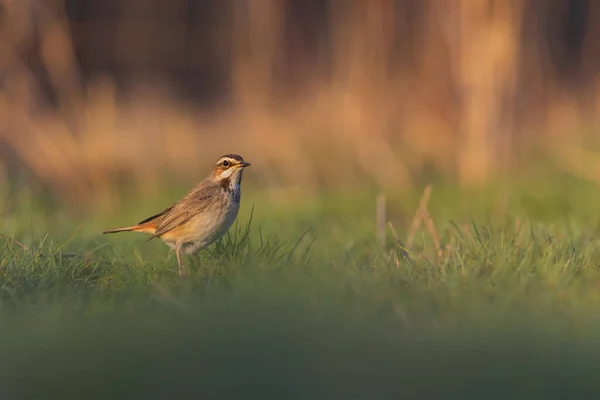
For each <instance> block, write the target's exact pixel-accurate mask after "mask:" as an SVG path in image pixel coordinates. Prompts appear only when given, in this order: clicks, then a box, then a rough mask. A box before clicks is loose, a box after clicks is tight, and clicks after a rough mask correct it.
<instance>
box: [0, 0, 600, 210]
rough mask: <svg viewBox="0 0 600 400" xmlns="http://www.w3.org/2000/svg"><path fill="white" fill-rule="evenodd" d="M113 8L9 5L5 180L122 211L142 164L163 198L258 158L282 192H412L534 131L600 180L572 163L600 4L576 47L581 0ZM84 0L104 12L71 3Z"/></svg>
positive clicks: (3, 55)
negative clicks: (208, 173)
mask: <svg viewBox="0 0 600 400" xmlns="http://www.w3.org/2000/svg"><path fill="white" fill-rule="evenodd" d="M75 1H79V3H78V4H76V3H74V2H75ZM103 1H104V0H86V1H83V0H73V1H67V2H66V3H65V2H63V1H58V0H54V1H42V0H27V1H25V0H22V1H8V0H4V1H2V2H0V4H1V7H2V10H3V12H2V17H1V18H2V19H1V25H0V29H1V30H0V71H1V72H2V75H1V88H0V89H1V90H0V154H2V155H3V158H2V160H1V162H0V180H1V181H3V182H7V179H8V176H9V175H11V174H12V173H14V171H18V170H26V171H29V172H30V173H31V176H34V177H35V178H36V179H37V180H38V181H39V182H41V183H42V184H44V185H47V186H49V187H51V188H52V190H53V191H54V192H55V193H56V195H57V196H58V197H59V198H60V199H61V200H62V201H63V202H65V203H68V204H87V205H89V204H94V205H97V206H103V207H106V206H111V205H112V204H114V202H115V200H116V196H117V194H118V193H117V192H118V186H116V185H115V183H116V182H117V181H119V180H120V179H123V177H128V178H129V179H130V180H131V184H132V186H134V187H135V188H136V189H138V190H140V191H142V193H148V194H150V193H153V192H155V191H156V190H158V189H159V187H160V184H161V180H162V179H163V178H164V176H165V175H171V176H173V175H176V176H181V177H182V178H184V179H188V178H189V179H191V178H192V177H198V176H199V175H202V174H203V173H204V171H205V170H206V168H207V167H208V166H209V165H210V163H211V162H212V161H213V159H215V158H216V157H217V156H218V155H220V154H222V153H227V152H239V153H241V154H243V155H244V156H245V157H247V158H248V159H250V160H252V161H254V165H255V169H254V172H253V174H254V175H255V177H257V179H259V180H260V182H259V183H260V184H262V185H263V186H264V188H265V189H267V190H269V191H271V192H273V193H275V194H276V193H278V190H280V189H285V193H286V194H289V191H290V190H292V191H293V190H302V191H316V190H319V189H320V188H323V187H330V186H333V185H356V184H361V183H364V182H374V183H376V184H377V185H380V186H382V187H404V188H408V187H411V186H412V185H415V183H416V181H417V180H418V179H419V174H420V173H421V172H423V171H426V170H428V169H430V168H432V167H433V168H434V169H435V170H436V171H437V172H438V173H440V174H443V175H445V176H447V178H448V179H456V180H457V181H459V182H460V183H461V184H463V185H465V186H469V185H476V184H480V183H482V182H486V181H487V180H489V179H491V178H493V177H494V176H496V174H498V173H501V172H503V171H506V170H507V169H511V168H513V169H514V168H517V167H518V166H519V161H521V160H522V159H523V154H525V155H526V154H528V153H527V149H529V148H530V147H531V146H532V144H533V145H535V147H542V148H545V149H547V150H548V151H551V152H553V153H552V154H553V155H554V157H555V158H556V160H558V161H559V162H561V163H562V165H563V166H564V167H565V168H566V169H567V170H569V171H571V172H574V173H579V174H581V173H580V172H578V171H583V170H586V171H588V172H587V173H586V174H584V175H585V176H586V177H587V178H589V179H597V178H596V175H595V174H593V173H592V174H590V173H589V168H588V167H587V166H583V165H581V162H582V161H581V157H576V156H573V154H577V151H578V149H579V146H580V145H581V144H582V143H583V141H584V140H585V139H586V132H589V134H588V135H587V136H590V135H591V134H593V132H594V127H595V125H596V124H597V117H596V114H597V113H596V109H597V107H598V102H597V99H598V93H599V92H598V88H599V87H600V86H599V85H598V80H597V76H598V74H597V69H598V68H597V67H598V66H599V65H600V59H599V58H598V56H597V55H596V53H597V52H598V50H597V49H596V46H594V43H595V42H594V40H595V39H597V38H598V35H600V31H598V29H596V27H595V24H594V21H597V20H598V18H599V17H600V8H599V7H597V6H596V5H595V4H592V5H591V6H590V9H589V10H587V13H588V15H589V19H588V25H587V26H589V27H590V29H588V30H587V32H586V33H585V35H583V36H582V39H581V40H580V42H581V43H582V45H581V46H580V47H581V49H580V52H579V53H577V54H578V56H577V57H578V58H575V57H574V56H573V55H572V54H571V53H569V49H570V48H571V47H573V46H575V45H572V44H571V45H570V46H571V47H569V46H566V47H565V46H562V47H560V46H561V45H563V44H564V43H565V41H566V39H565V38H564V37H563V36H564V35H563V36H561V32H563V31H561V30H560V29H557V28H556V27H557V26H558V27H560V26H563V25H565V24H568V23H569V21H571V20H573V19H576V17H573V16H572V15H571V16H570V15H569V14H568V13H567V11H568V8H567V7H566V6H565V5H566V4H567V3H568V2H567V1H564V2H562V3H561V2H550V1H533V0H531V1H525V0H505V1H504V0H458V1H453V2H447V1H437V0H404V1H393V0H354V1H350V0H329V1H326V0H322V1H312V2H306V3H303V4H304V5H302V4H300V3H299V2H297V1H295V0H291V1H283V0H246V1H235V0H231V1H221V0H215V1H213V2H204V3H203V4H205V5H204V7H206V10H202V12H200V14H202V13H204V14H206V13H209V14H207V15H208V17H206V16H205V17H202V16H201V17H202V18H199V19H198V18H196V21H195V22H188V23H186V20H187V19H189V18H190V15H192V14H193V13H194V12H195V11H194V10H193V5H194V3H193V2H188V1H184V0H177V1H172V2H171V3H168V4H167V3H166V2H161V1H159V0H152V1H151V0H119V1H117V0H115V1H111V2H108V1H104V3H102V2H103ZM83 4H85V5H87V6H89V7H91V11H89V10H88V14H89V15H88V16H91V17H94V16H95V15H97V16H98V18H96V20H94V19H93V18H92V20H90V21H87V22H82V21H81V20H77V18H76V17H73V15H70V16H69V12H71V14H72V13H73V12H72V11H69V10H72V8H73V7H75V6H82V5H83ZM111 4H112V6H114V9H113V11H115V10H116V11H115V12H117V14H115V15H113V16H110V15H108V14H107V15H108V16H107V15H104V16H101V14H102V13H105V14H106V10H104V9H103V8H102V7H105V8H106V7H109V5H111ZM169 4H170V5H169ZM94 7H96V8H94ZM102 10H104V11H102ZM196 13H198V12H196ZM109 14H110V13H109ZM552 21H554V22H552ZM553 24H554V25H553ZM561 24H563V25H561ZM550 28H552V29H555V31H552V30H551V29H550ZM564 32H567V31H564ZM564 32H563V33H564ZM567 33H568V32H567ZM567 33H565V35H566V34H567ZM553 43H554V48H553V47H552V45H553ZM557 46H558V47H559V48H561V49H562V50H561V51H562V53H561V51H557V50H556V47H557ZM557 54H558V57H559V61H557ZM560 57H562V59H561V58H560ZM569 57H570V58H569ZM105 65H109V66H111V67H113V68H112V69H113V72H115V71H117V72H116V73H113V72H111V73H99V72H98V71H99V70H101V67H102V66H105ZM557 65H567V66H568V68H567V69H566V71H567V72H565V68H563V69H562V70H561V68H559V67H557ZM186 68H187V69H186ZM109 69H110V68H109ZM184 69H185V70H186V71H188V72H187V73H188V75H184V76H191V77H192V78H193V80H194V81H196V80H199V81H201V82H203V84H205V86H206V85H208V86H210V85H209V84H210V83H211V81H212V80H214V81H215V82H216V83H215V82H212V83H214V85H213V86H215V85H216V87H217V90H216V91H215V90H213V92H212V94H210V93H209V94H208V95H207V96H208V97H209V98H210V99H209V100H210V101H209V103H212V104H211V106H210V107H204V106H202V105H199V104H195V103H194V102H191V101H186V100H181V98H178V96H177V93H178V89H181V87H178V86H177V85H172V84H169V80H168V79H163V78H165V77H166V76H168V75H169V74H168V73H165V71H167V72H169V71H170V72H169V73H170V74H171V75H173V72H172V71H175V75H177V71H179V72H181V71H183V70H184ZM119 70H121V71H126V72H125V73H119V72H118V71H119ZM90 71H91V72H90ZM190 71H191V75H189V73H190ZM203 71H205V72H206V75H203ZM83 72H85V73H83ZM181 74H183V73H181ZM181 74H180V75H181ZM219 76H225V78H224V82H225V83H224V84H221V86H219V84H218V82H217V81H218V77H219ZM191 81H192V80H190V82H191ZM123 82H125V83H123ZM184 86H185V83H184ZM201 86H202V85H201ZM198 91H200V92H202V89H199V90H198ZM208 92H210V90H208ZM200 94H202V93H200ZM202 104H205V103H202ZM557 143H558V145H557ZM548 144H550V145H548ZM565 149H566V151H565ZM586 159H589V157H588V158H586Z"/></svg>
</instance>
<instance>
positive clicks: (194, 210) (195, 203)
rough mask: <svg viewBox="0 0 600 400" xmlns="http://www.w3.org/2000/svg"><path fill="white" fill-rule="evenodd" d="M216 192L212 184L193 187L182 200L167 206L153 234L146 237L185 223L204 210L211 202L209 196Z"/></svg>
mask: <svg viewBox="0 0 600 400" xmlns="http://www.w3.org/2000/svg"><path fill="white" fill-rule="evenodd" d="M216 194H217V191H216V190H215V188H214V187H213V186H203V187H199V188H195V189H193V190H192V191H191V192H190V193H189V194H188V195H186V196H185V197H184V198H183V199H182V200H180V201H179V202H177V203H175V204H174V205H172V206H171V207H169V208H167V209H166V210H165V211H163V212H162V213H161V214H157V216H162V217H163V218H162V221H160V223H159V224H158V226H157V227H156V231H155V232H154V234H153V235H152V236H151V237H150V238H149V239H148V240H151V239H153V238H155V237H159V236H161V235H164V234H165V233H167V232H169V231H170V230H173V229H175V228H177V227H178V226H180V225H182V224H184V223H186V222H187V221H189V220H190V219H191V218H192V217H194V216H196V215H198V214H201V213H202V212H204V210H205V209H206V207H207V206H208V205H209V204H210V203H211V198H212V197H214V196H215V195H216Z"/></svg>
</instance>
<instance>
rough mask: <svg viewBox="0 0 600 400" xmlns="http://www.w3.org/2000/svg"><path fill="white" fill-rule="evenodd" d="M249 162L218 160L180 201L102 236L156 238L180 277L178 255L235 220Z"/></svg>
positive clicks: (199, 245) (210, 240) (209, 239)
mask: <svg viewBox="0 0 600 400" xmlns="http://www.w3.org/2000/svg"><path fill="white" fill-rule="evenodd" d="M249 165H250V163H247V162H245V161H244V159H243V158H242V157H241V156H239V155H236V154H227V155H224V156H222V157H220V158H219V159H218V160H217V162H216V163H215V165H214V166H213V170H212V173H211V174H210V175H209V176H208V177H207V178H206V179H204V180H203V181H202V182H200V183H199V184H198V185H196V187H194V188H193V189H192V190H190V191H189V192H188V193H187V194H186V195H185V196H184V197H183V198H182V199H181V200H179V201H178V202H176V203H175V204H173V205H172V206H170V207H168V208H166V209H165V210H163V211H161V212H160V213H158V214H156V215H153V216H151V217H149V218H146V219H145V220H143V221H141V222H140V223H138V224H137V225H133V226H129V227H125V228H119V229H113V230H109V231H105V232H103V233H115V232H125V231H135V232H145V233H149V234H151V235H152V236H151V237H150V238H149V239H148V240H150V239H153V238H160V239H161V240H163V241H164V242H165V243H166V244H167V245H168V246H169V247H171V248H173V249H175V251H176V252H177V261H178V265H179V272H180V274H182V275H183V274H184V270H183V266H182V263H181V259H180V253H181V252H184V253H188V254H189V253H193V252H195V251H196V250H200V249H203V248H205V247H207V246H209V245H210V244H212V243H214V242H215V241H216V240H218V239H219V238H220V237H222V236H223V235H224V234H225V233H226V232H227V230H229V228H230V227H231V225H232V224H233V222H234V221H235V219H236V218H237V215H238V211H239V208H240V199H241V182H242V175H243V171H244V168H245V167H247V166H249Z"/></svg>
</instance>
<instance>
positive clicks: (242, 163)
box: [240, 162, 252, 168]
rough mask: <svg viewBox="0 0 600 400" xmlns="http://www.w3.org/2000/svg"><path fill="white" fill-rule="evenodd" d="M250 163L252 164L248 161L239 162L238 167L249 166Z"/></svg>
mask: <svg viewBox="0 0 600 400" xmlns="http://www.w3.org/2000/svg"><path fill="white" fill-rule="evenodd" d="M251 165H252V164H250V163H249V162H241V163H240V167H242V168H246V167H249V166H251Z"/></svg>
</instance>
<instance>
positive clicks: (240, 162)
mask: <svg viewBox="0 0 600 400" xmlns="http://www.w3.org/2000/svg"><path fill="white" fill-rule="evenodd" d="M250 165H251V164H250V163H249V162H245V161H244V159H243V158H242V157H241V156H239V155H237V154H226V155H224V156H222V157H220V158H219V159H218V160H217V162H216V163H215V165H214V166H213V171H212V179H213V180H214V181H216V182H219V183H220V184H221V186H223V187H229V186H231V185H235V184H238V185H239V184H240V182H241V181H242V173H243V171H244V168H246V167H249V166H250Z"/></svg>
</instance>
